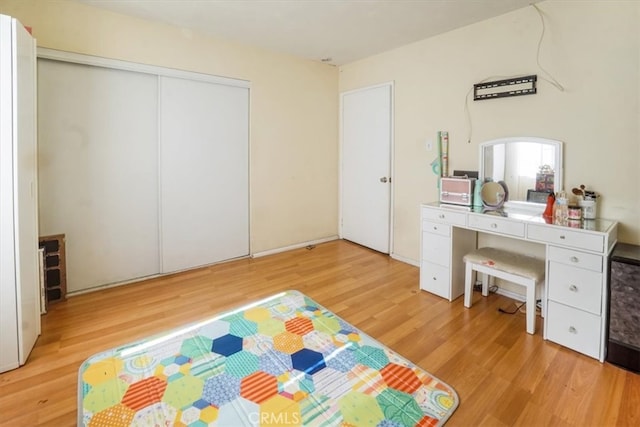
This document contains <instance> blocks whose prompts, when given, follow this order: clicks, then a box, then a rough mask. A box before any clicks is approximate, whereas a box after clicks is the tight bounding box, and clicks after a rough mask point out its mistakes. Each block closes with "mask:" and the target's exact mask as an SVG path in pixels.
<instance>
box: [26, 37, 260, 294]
mask: <svg viewBox="0 0 640 427" xmlns="http://www.w3.org/2000/svg"><path fill="white" fill-rule="evenodd" d="M38 53H39V59H38V100H39V103H38V128H39V129H38V131H39V144H40V147H39V163H40V166H39V182H40V199H39V202H40V203H39V205H40V233H41V234H43V235H53V234H65V235H66V254H67V256H66V260H67V266H66V270H67V290H68V291H69V292H70V293H73V292H80V291H84V290H87V289H91V288H95V287H99V286H103V285H109V284H113V283H120V282H126V281H130V280H135V279H138V278H142V277H147V276H152V275H155V274H159V273H170V272H175V271H180V270H185V269H190V268H194V267H198V266H202V265H207V264H211V263H215V262H218V261H222V260H227V259H231V258H236V257H241V256H246V255H248V254H249V178H248V177H249V169H248V167H249V160H248V152H249V151H248V145H249V139H248V132H249V84H248V82H246V81H241V80H233V79H226V78H220V77H215V76H209V75H203V74H198V73H189V72H183V71H179V70H172V69H166V68H161V67H150V66H144V65H140V64H131V63H127V62H122V61H110V60H105V59H102V58H95V57H87V56H84V55H75V54H69V53H64V52H57V51H51V50H48V49H41V50H39V51H38Z"/></svg>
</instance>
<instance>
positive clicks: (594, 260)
mask: <svg viewBox="0 0 640 427" xmlns="http://www.w3.org/2000/svg"><path fill="white" fill-rule="evenodd" d="M547 250H548V254H547V257H548V259H549V260H550V261H557V262H560V263H562V264H566V265H570V266H572V267H579V268H586V269H587V270H591V271H597V272H598V273H601V272H602V268H603V259H604V258H603V257H602V255H595V254H588V253H586V252H579V251H574V250H571V249H566V248H559V247H557V246H548V249H547Z"/></svg>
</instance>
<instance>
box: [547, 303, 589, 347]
mask: <svg viewBox="0 0 640 427" xmlns="http://www.w3.org/2000/svg"><path fill="white" fill-rule="evenodd" d="M545 322H548V325H547V337H546V338H547V339H549V340H551V341H553V342H556V343H558V344H560V345H563V346H565V347H569V348H570V349H573V350H575V351H578V352H580V353H583V354H586V355H587V356H591V357H594V358H596V359H598V358H599V357H600V332H601V319H600V316H596V315H594V314H591V313H587V312H585V311H582V310H578V309H577V308H572V307H567V306H566V305H563V304H559V303H557V302H555V301H549V304H548V306H547V318H546V319H545Z"/></svg>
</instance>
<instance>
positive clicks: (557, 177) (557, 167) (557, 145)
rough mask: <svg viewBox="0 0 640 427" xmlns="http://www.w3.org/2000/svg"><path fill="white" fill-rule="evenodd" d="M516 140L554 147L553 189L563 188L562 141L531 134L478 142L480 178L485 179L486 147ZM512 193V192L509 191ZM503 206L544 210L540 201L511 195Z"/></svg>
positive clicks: (555, 190)
mask: <svg viewBox="0 0 640 427" xmlns="http://www.w3.org/2000/svg"><path fill="white" fill-rule="evenodd" d="M517 142H531V143H538V144H545V145H550V146H552V147H554V152H555V158H554V162H555V163H554V178H553V185H554V187H553V191H554V192H558V191H560V190H562V188H563V181H562V179H563V173H562V169H563V166H564V164H563V159H562V151H563V143H562V141H558V140H555V139H549V138H539V137H531V136H522V137H508V138H498V139H493V140H490V141H486V142H483V143H481V144H480V146H479V163H480V168H479V171H480V180H481V182H484V179H485V155H486V153H487V149H488V148H489V147H493V146H495V145H498V144H514V143H517ZM510 195H513V193H510ZM504 207H505V208H519V209H530V210H535V211H540V212H542V211H543V210H544V204H541V203H532V202H528V201H526V199H525V200H514V199H513V197H510V198H509V200H508V201H507V202H505V204H504Z"/></svg>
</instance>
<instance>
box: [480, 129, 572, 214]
mask: <svg viewBox="0 0 640 427" xmlns="http://www.w3.org/2000/svg"><path fill="white" fill-rule="evenodd" d="M480 179H481V180H482V181H493V182H500V181H502V182H503V183H504V185H505V186H506V190H507V191H508V194H509V197H508V200H507V201H506V202H505V203H504V206H505V207H506V208H509V207H514V208H515V207H517V208H527V209H533V210H540V211H541V212H542V210H544V203H545V202H546V199H547V194H548V193H549V192H551V191H553V192H557V191H559V190H561V189H562V142H561V141H556V140H553V139H547V138H536V137H513V138H501V139H495V140H492V141H487V142H484V143H482V144H480Z"/></svg>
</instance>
